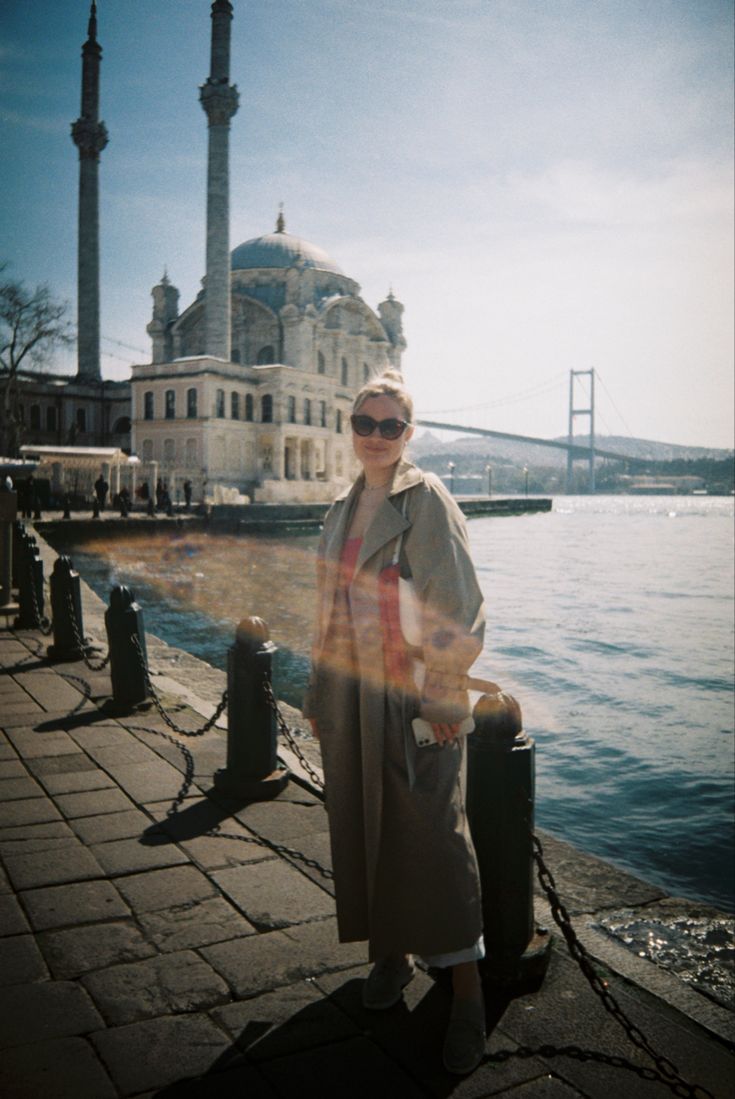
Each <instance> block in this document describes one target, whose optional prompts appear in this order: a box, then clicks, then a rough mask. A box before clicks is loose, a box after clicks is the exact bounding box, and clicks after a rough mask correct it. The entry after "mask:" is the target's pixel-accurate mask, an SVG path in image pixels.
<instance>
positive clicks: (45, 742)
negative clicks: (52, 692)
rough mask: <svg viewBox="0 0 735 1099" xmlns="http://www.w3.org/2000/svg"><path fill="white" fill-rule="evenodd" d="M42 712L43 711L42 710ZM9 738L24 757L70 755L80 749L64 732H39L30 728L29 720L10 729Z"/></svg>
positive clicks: (27, 758)
mask: <svg viewBox="0 0 735 1099" xmlns="http://www.w3.org/2000/svg"><path fill="white" fill-rule="evenodd" d="M40 712H42V711H40ZM8 738H9V740H10V741H11V742H12V744H13V747H14V748H15V749H16V750H17V752H18V755H19V756H21V757H22V758H23V759H26V760H30V759H39V758H40V757H41V756H68V755H74V754H76V753H77V752H78V751H79V749H78V748H77V746H76V744H75V743H74V741H73V740H72V739H71V737H70V736H68V735H67V734H66V733H64V732H60V731H58V730H56V731H54V732H46V733H39V732H36V730H35V729H33V728H29V726H28V722H26V723H25V726H24V727H23V728H20V729H9V730H8Z"/></svg>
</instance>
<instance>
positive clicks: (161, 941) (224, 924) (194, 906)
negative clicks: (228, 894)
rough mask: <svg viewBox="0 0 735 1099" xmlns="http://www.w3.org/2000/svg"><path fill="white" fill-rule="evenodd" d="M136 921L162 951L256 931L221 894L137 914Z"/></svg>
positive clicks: (189, 947)
mask: <svg viewBox="0 0 735 1099" xmlns="http://www.w3.org/2000/svg"><path fill="white" fill-rule="evenodd" d="M138 921H139V923H140V926H141V927H142V928H143V930H144V931H145V933H146V935H147V937H148V938H149V939H150V941H151V942H153V943H155V944H156V946H157V947H158V949H159V950H161V951H164V952H168V951H172V950H189V949H196V948H197V947H200V946H207V945H208V944H209V943H220V942H225V941H229V940H231V939H238V938H241V937H242V936H244V935H254V934H256V931H255V928H254V927H253V925H252V924H251V923H250V922H249V921H248V920H246V919H245V917H244V916H243V915H242V914H241V913H240V912H238V911H237V909H236V908H234V907H233V906H232V905H231V904H230V903H229V902H228V901H226V900H225V899H224V897H210V898H208V899H207V900H202V901H194V902H187V903H186V904H180V905H176V906H174V907H171V908H161V909H159V910H158V911H156V912H148V913H145V914H143V915H139V916H138Z"/></svg>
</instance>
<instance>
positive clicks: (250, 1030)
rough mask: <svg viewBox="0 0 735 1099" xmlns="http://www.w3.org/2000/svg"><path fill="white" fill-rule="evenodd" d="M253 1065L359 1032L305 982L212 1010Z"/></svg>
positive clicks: (346, 1018)
mask: <svg viewBox="0 0 735 1099" xmlns="http://www.w3.org/2000/svg"><path fill="white" fill-rule="evenodd" d="M211 1015H212V1017H213V1018H214V1019H216V1020H217V1021H218V1022H219V1023H220V1024H221V1025H222V1026H223V1027H224V1028H225V1029H226V1030H227V1031H228V1032H229V1033H230V1034H231V1035H232V1037H233V1038H234V1039H235V1040H236V1041H237V1044H238V1046H239V1047H240V1049H242V1050H243V1051H247V1054H248V1057H249V1058H251V1059H252V1060H254V1061H259V1060H265V1059H270V1058H273V1057H283V1056H284V1055H285V1054H287V1053H293V1052H294V1051H296V1050H301V1049H309V1048H311V1047H312V1046H319V1045H327V1044H328V1043H329V1042H338V1041H341V1040H342V1039H343V1038H349V1037H351V1036H353V1035H356V1034H358V1033H359V1031H358V1029H357V1027H356V1026H355V1024H354V1023H353V1022H352V1021H351V1020H350V1019H349V1018H348V1017H347V1016H346V1015H345V1014H344V1013H343V1012H341V1011H340V1010H339V1009H338V1008H337V1007H335V1005H334V1004H332V1003H330V1001H329V1000H328V999H326V998H325V997H324V996H323V995H322V994H321V993H320V992H319V990H318V989H317V988H316V987H315V986H314V985H313V984H311V983H309V982H307V981H299V982H298V983H297V984H293V985H288V986H287V987H285V988H279V989H277V990H276V991H275V992H268V993H266V994H265V995H263V996H255V997H253V998H252V999H250V1000H243V1001H239V1002H238V1003H234V1004H226V1005H225V1006H224V1007H216V1008H214V1009H213V1011H212V1012H211Z"/></svg>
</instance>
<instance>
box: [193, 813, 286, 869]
mask: <svg viewBox="0 0 735 1099" xmlns="http://www.w3.org/2000/svg"><path fill="white" fill-rule="evenodd" d="M238 828H240V825H238V826H237V828H235V827H233V825H232V824H227V831H228V832H232V833H233V834H238V831H237V829H238ZM239 834H241V835H242V837H243V839H241V840H237V839H223V838H222V837H221V836H200V837H199V838H198V839H192V840H180V841H179V846H180V847H181V848H182V849H183V850H184V851H186V853H187V855H189V857H190V858H191V859H193V861H194V862H196V863H197V864H198V865H199V866H201V867H202V868H203V869H204V870H224V869H225V868H226V867H229V866H242V865H243V864H244V863H247V862H262V861H263V859H270V858H272V857H273V852H272V850H271V849H270V848H269V847H261V846H260V845H259V844H258V843H248V842H247V838H248V836H249V833H248V832H247V831H246V830H245V829H244V828H242V829H241V830H240V833H239Z"/></svg>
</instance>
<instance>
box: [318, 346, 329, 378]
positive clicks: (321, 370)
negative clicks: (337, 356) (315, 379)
mask: <svg viewBox="0 0 735 1099" xmlns="http://www.w3.org/2000/svg"><path fill="white" fill-rule="evenodd" d="M316 372H317V374H326V372H327V363H326V360H325V358H324V356H323V355H322V353H321V351H319V352H318V353H317V356H316Z"/></svg>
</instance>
